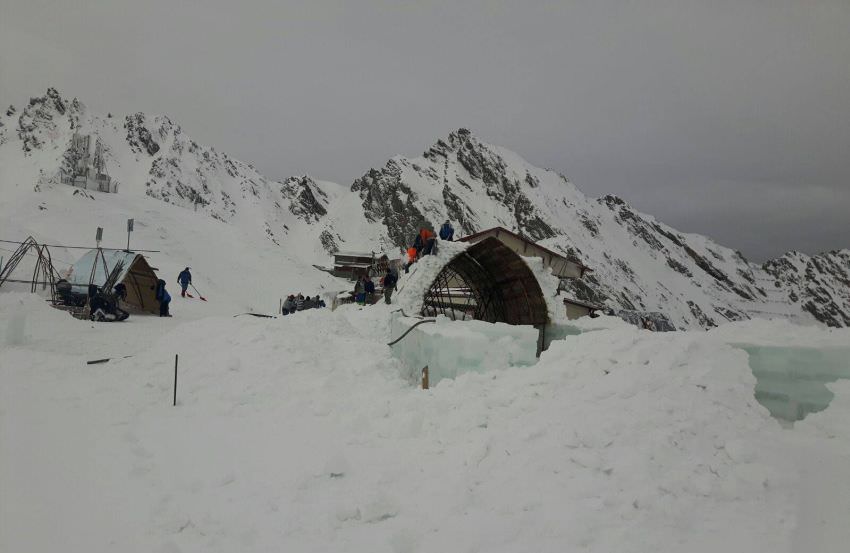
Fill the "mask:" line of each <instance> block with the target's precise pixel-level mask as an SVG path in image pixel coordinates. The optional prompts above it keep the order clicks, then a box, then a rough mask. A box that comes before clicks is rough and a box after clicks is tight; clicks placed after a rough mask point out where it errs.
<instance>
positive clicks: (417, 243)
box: [413, 234, 425, 257]
mask: <svg viewBox="0 0 850 553" xmlns="http://www.w3.org/2000/svg"><path fill="white" fill-rule="evenodd" d="M423 247H425V242H423V241H422V235H421V234H417V235H416V238H414V239H413V249H415V250H416V257H419V253H420V252H421V251H422V248H423Z"/></svg>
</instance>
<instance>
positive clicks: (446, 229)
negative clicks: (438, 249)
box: [440, 219, 455, 242]
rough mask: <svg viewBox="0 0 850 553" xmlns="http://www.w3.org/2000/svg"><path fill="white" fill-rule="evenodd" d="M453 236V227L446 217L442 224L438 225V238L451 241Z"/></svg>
mask: <svg viewBox="0 0 850 553" xmlns="http://www.w3.org/2000/svg"><path fill="white" fill-rule="evenodd" d="M454 238H455V229H454V227H452V224H451V223H450V222H449V220H448V219H446V222H445V223H443V226H441V227H440V240H445V241H446V242H451V241H453V240H454Z"/></svg>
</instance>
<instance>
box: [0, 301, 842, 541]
mask: <svg viewBox="0 0 850 553" xmlns="http://www.w3.org/2000/svg"><path fill="white" fill-rule="evenodd" d="M22 305H23V307H24V308H25V309H26V311H25V313H26V317H27V318H28V320H27V321H26V322H25V323H24V324H25V325H28V326H27V327H26V328H24V329H23V330H22V329H21V328H20V327H19V326H20V324H21V322H20V320H14V317H16V316H17V315H16V314H15V313H16V311H15V309H10V308H9V307H10V303H3V304H2V307H3V308H4V309H0V331H5V332H6V335H5V336H6V339H5V341H4V342H2V345H1V346H0V347H2V351H0V361H2V363H0V365H2V366H0V445H2V449H0V490H2V492H3V493H2V500H0V551H60V550H61V551H86V552H100V551H104V552H106V551H128V552H129V551H138V552H149V551H163V552H188V551H222V552H224V551H228V552H231V551H328V550H332V551H370V552H373V551H400V552H404V551H553V552H555V551H557V552H562V551H573V550H586V551H599V552H611V551H670V552H673V551H676V552H680V551H689V552H691V551H697V552H699V551H706V552H708V551H711V552H716V551H721V550H723V551H748V552H749V551H752V552H756V551H765V552H767V551H770V552H782V551H794V550H795V549H794V546H795V543H796V542H797V541H798V540H801V539H802V540H803V541H802V543H806V541H805V539H808V538H809V537H810V535H807V533H808V532H810V531H812V529H817V528H818V524H820V525H826V526H825V528H821V529H822V530H823V533H822V536H824V539H825V540H827V543H826V544H825V545H826V546H837V545H839V544H842V545H843V544H845V543H847V541H846V540H844V541H841V542H837V541H836V540H839V539H843V538H846V537H847V532H846V528H845V527H844V525H838V524H837V521H838V520H841V519H840V518H838V517H826V519H823V517H819V518H818V519H817V521H816V522H817V523H816V524H815V523H809V522H807V520H806V518H805V513H804V512H803V511H802V509H804V508H808V507H809V506H810V505H811V504H812V499H813V496H803V495H802V494H801V490H809V491H811V490H812V489H818V490H821V491H819V492H817V493H818V494H819V495H821V494H829V491H828V490H826V489H825V486H824V485H823V484H824V483H825V482H826V479H825V478H823V475H822V474H821V475H818V478H819V480H818V482H815V484H816V485H817V488H808V487H807V485H808V484H809V482H808V481H807V479H809V478H810V477H811V471H806V470H800V468H799V466H798V464H797V460H798V459H799V458H802V456H803V455H804V452H805V450H806V449H810V448H815V449H817V448H818V447H819V444H821V443H822V442H823V441H824V440H831V441H832V442H833V443H834V444H836V447H837V444H843V445H846V444H847V441H846V439H847V435H846V433H845V434H835V433H834V432H833V433H832V434H831V436H832V437H831V438H829V437H828V436H824V435H822V433H819V432H815V431H812V432H809V433H807V434H805V436H804V437H802V438H801V437H800V436H797V435H796V434H794V432H797V431H796V430H794V431H788V430H783V429H782V428H781V427H780V426H779V424H778V423H776V422H775V421H774V420H773V419H771V418H770V417H769V416H768V414H767V412H766V410H765V409H763V408H762V407H761V406H760V405H758V404H757V403H756V402H755V400H754V398H753V385H754V379H753V376H752V374H751V373H750V372H749V370H748V369H747V365H746V355H745V354H744V352H742V351H740V350H737V349H733V348H730V347H727V346H725V345H724V344H723V343H722V341H720V340H718V339H716V338H714V337H712V335H711V334H708V333H703V332H693V333H670V334H652V333H649V332H641V331H638V330H637V329H634V328H631V327H618V328H612V329H608V330H597V331H593V332H587V333H585V334H582V335H580V336H573V337H570V338H568V339H566V340H563V341H559V342H555V343H553V346H552V347H551V348H550V350H549V351H548V352H546V353H544V355H543V357H542V358H541V360H540V362H539V363H538V364H537V365H535V366H533V367H528V368H525V369H511V368H507V367H497V366H494V367H492V370H491V371H488V372H486V373H483V374H466V375H463V376H461V377H459V378H457V379H456V380H444V381H442V382H441V383H440V384H439V385H438V386H436V387H435V388H433V389H432V390H430V391H427V392H424V391H421V390H418V389H416V388H415V387H414V386H412V385H411V383H409V382H406V381H405V380H403V379H402V378H401V377H400V376H399V375H400V374H402V373H403V371H402V370H401V367H400V366H399V362H398V361H397V360H396V359H394V358H393V357H392V355H391V352H390V350H389V348H387V347H386V346H385V342H386V337H387V328H386V324H387V323H386V321H387V317H386V315H387V311H388V310H389V308H388V307H385V306H375V307H373V308H368V309H358V308H356V307H344V308H341V309H339V310H337V311H335V312H330V311H329V310H313V311H307V312H303V313H298V314H296V315H292V316H288V317H282V318H278V319H256V318H253V317H239V318H233V317H229V316H228V317H203V318H200V319H197V320H194V321H189V322H185V321H180V320H177V319H169V320H167V321H160V320H159V319H158V318H153V317H151V318H144V317H139V318H136V319H135V323H134V324H135V325H136V326H135V327H133V326H131V325H126V326H119V325H108V324H107V325H93V324H90V323H85V322H79V321H74V320H72V319H70V318H68V317H66V316H65V315H63V314H61V313H59V312H55V311H51V310H49V309H47V308H46V307H44V306H43V305H42V304H40V303H38V304H36V303H33V302H30V301H26V302H24V304H22ZM129 330H133V331H134V333H135V334H137V336H138V343H137V344H135V347H134V345H133V343H132V341H130V340H129V338H128V336H130V334H128V332H129ZM744 330H745V329H744ZM744 330H741V331H740V332H739V334H740V333H741V332H744ZM10 338H12V339H10ZM110 340H111V343H110ZM110 348H112V349H110ZM104 351H105V352H106V353H108V354H114V353H117V352H118V351H129V353H132V354H133V355H134V356H133V357H131V358H128V359H120V360H115V361H111V362H109V363H106V364H101V365H86V364H85V361H86V360H88V359H93V358H98V357H108V356H109V355H104V354H103V352H104ZM175 353H179V354H180V369H179V383H178V405H177V407H172V406H171V394H172V384H173V380H172V379H173V361H174V354H175ZM837 399H838V397H836V400H837ZM842 405H844V404H843V403H842ZM829 411H830V410H829V409H827V411H825V412H824V413H821V414H819V415H821V416H825V415H826V414H827V413H829ZM814 420H819V419H814ZM817 428H821V427H817ZM830 428H838V426H837V425H832V426H831V427H830ZM830 451H842V450H841V449H835V450H830ZM833 460H834V459H833ZM822 466H823V467H824V470H833V469H835V470H838V467H836V466H834V465H832V464H828V463H827V464H823V465H822ZM815 467H816V465H811V468H815ZM804 468H806V467H804ZM833 493H834V492H833ZM821 497H823V496H822V495H821ZM832 497H833V499H835V497H834V496H832ZM826 499H827V500H828V499H829V496H827V497H826ZM828 504H829V505H835V506H837V507H839V508H840V506H841V503H840V501H839V500H837V499H835V501H830V502H829V503H828ZM822 520H826V522H821V521H822ZM801 524H802V526H801ZM797 550H799V549H797ZM819 550H820V551H829V549H819ZM835 550H836V551H837V550H839V549H835Z"/></svg>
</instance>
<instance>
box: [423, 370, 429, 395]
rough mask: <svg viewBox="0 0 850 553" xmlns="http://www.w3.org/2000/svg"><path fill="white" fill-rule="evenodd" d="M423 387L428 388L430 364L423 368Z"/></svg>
mask: <svg viewBox="0 0 850 553" xmlns="http://www.w3.org/2000/svg"><path fill="white" fill-rule="evenodd" d="M422 389H423V390H427V389H428V365H425V366H424V367H423V368H422Z"/></svg>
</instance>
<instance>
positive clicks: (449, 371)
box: [392, 313, 539, 386]
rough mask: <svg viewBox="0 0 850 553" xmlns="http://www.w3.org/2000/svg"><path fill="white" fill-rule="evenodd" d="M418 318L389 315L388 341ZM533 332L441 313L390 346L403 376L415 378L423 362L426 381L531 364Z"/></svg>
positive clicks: (534, 345)
mask: <svg viewBox="0 0 850 553" xmlns="http://www.w3.org/2000/svg"><path fill="white" fill-rule="evenodd" d="M421 321H422V319H417V318H412V317H403V316H400V314H398V313H394V314H393V324H392V328H393V333H392V335H393V339H396V338H398V337H400V336H401V335H402V334H404V333H405V332H407V331H408V330H409V329H410V328H411V327H413V326H414V325H416V324H417V323H420V322H421ZM538 334H539V333H538V331H537V329H535V328H534V327H532V326H517V325H509V324H505V323H495V324H494V323H488V322H484V321H474V320H473V321H452V320H450V319H449V318H448V317H445V316H443V315H440V316H438V317H437V318H436V319H435V320H434V322H433V323H424V324H419V325H418V326H416V328H414V329H413V330H411V331H410V332H409V333H408V334H407V335H406V336H405V337H404V338H402V339H401V340H400V341H399V342H398V343H396V344H395V345H393V346H392V350H393V354H394V355H396V356H397V357H398V358H399V359H401V360H402V361H403V362H404V364H405V367H406V369H407V370H406V371H405V372H406V373H407V374H406V376H407V377H408V378H410V379H411V380H418V378H419V374H420V371H421V370H422V368H423V367H425V366H426V365H427V366H428V374H429V379H430V384H431V385H432V386H433V385H435V384H437V383H438V382H439V381H440V380H442V379H444V378H456V377H457V376H458V375H461V374H465V373H469V372H477V373H482V372H487V371H495V370H501V369H505V368H507V367H526V366H529V365H533V364H535V363H536V362H537V337H538Z"/></svg>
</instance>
